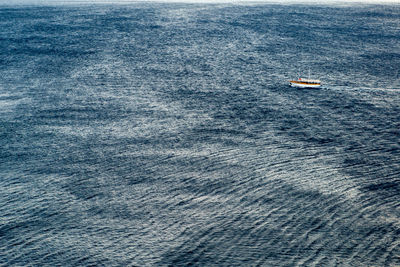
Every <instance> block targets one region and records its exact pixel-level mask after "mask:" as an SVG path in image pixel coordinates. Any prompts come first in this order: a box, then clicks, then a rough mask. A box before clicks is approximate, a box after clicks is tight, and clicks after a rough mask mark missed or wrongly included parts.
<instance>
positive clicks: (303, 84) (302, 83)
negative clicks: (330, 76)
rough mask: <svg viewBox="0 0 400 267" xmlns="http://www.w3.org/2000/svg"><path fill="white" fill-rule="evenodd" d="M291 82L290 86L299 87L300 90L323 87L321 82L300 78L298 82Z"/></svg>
mask: <svg viewBox="0 0 400 267" xmlns="http://www.w3.org/2000/svg"><path fill="white" fill-rule="evenodd" d="M289 82H290V86H292V87H298V88H320V87H321V81H320V80H313V79H303V78H299V79H298V80H292V81H289Z"/></svg>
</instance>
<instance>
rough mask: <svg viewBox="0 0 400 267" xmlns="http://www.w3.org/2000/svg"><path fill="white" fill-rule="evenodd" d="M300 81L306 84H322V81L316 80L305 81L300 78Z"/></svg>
mask: <svg viewBox="0 0 400 267" xmlns="http://www.w3.org/2000/svg"><path fill="white" fill-rule="evenodd" d="M299 81H302V82H306V83H320V82H321V81H320V80H314V79H303V78H299Z"/></svg>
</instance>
